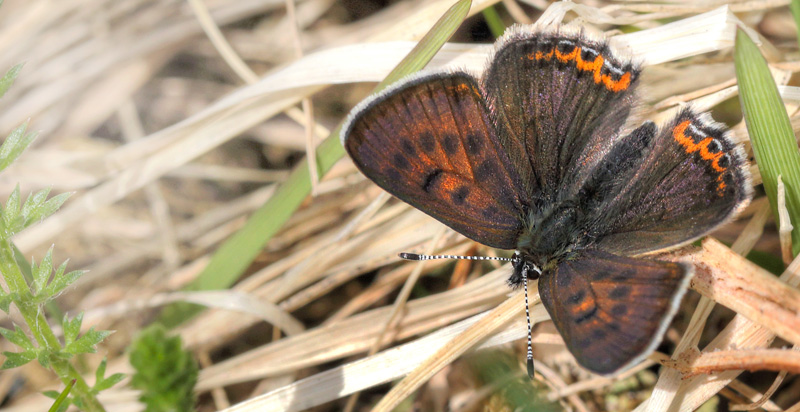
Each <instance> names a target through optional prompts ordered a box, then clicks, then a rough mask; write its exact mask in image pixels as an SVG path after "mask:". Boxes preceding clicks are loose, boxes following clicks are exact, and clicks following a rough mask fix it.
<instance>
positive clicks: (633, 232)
mask: <svg viewBox="0 0 800 412" xmlns="http://www.w3.org/2000/svg"><path fill="white" fill-rule="evenodd" d="M654 133H658V134H659V135H657V136H656V137H655V138H654V139H653V140H652V144H650V146H649V147H648V148H647V149H646V150H645V151H644V156H643V157H642V159H641V160H640V164H639V166H638V167H637V168H636V170H635V172H634V173H633V174H630V175H628V176H624V179H625V180H626V181H625V185H624V187H623V188H622V189H621V190H619V191H618V192H617V193H615V195H614V197H613V199H610V200H609V201H608V203H607V205H606V206H605V207H604V209H603V210H601V211H599V212H598V214H599V215H600V216H602V219H601V220H600V222H601V224H600V226H601V227H602V230H598V232H602V233H598V240H597V247H598V248H601V249H603V250H606V251H608V252H611V253H618V254H625V255H634V254H641V253H648V252H653V251H657V250H661V249H665V248H670V247H674V246H677V245H681V244H684V243H686V242H689V241H691V240H694V239H696V238H698V237H700V236H702V235H705V234H706V233H708V232H710V231H711V230H713V229H714V228H716V227H717V226H719V225H720V224H722V223H724V222H725V221H727V220H729V219H730V218H731V217H732V216H733V215H734V214H735V213H736V212H738V211H740V210H741V209H742V208H744V207H745V206H746V205H747V203H748V202H749V199H750V197H751V195H752V184H751V182H750V177H749V172H748V169H747V164H746V160H745V155H744V151H743V149H742V148H741V147H740V146H739V145H737V144H736V143H735V142H734V141H733V140H732V138H731V136H730V133H729V132H727V131H726V128H725V127H724V126H722V125H721V124H719V123H715V122H713V121H712V120H711V119H710V116H709V115H708V114H707V113H704V114H697V113H696V112H694V111H693V110H692V109H690V108H686V109H683V110H682V111H681V112H680V113H679V114H678V115H677V116H676V117H675V118H674V119H673V120H672V121H670V122H669V123H668V124H667V125H665V126H664V127H662V128H661V130H660V131H658V132H656V131H654ZM616 161H618V159H608V160H607V162H616Z"/></svg>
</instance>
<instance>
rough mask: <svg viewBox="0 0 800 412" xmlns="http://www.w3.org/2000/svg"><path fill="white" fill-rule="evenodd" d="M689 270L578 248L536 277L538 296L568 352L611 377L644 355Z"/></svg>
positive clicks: (676, 302) (661, 328) (674, 304)
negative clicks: (578, 250) (571, 254)
mask: <svg viewBox="0 0 800 412" xmlns="http://www.w3.org/2000/svg"><path fill="white" fill-rule="evenodd" d="M690 277H691V271H690V267H689V266H687V265H684V264H680V263H672V262H662V261H656V260H645V259H634V258H628V257H621V256H616V255H612V254H609V253H605V252H600V251H592V250H584V251H582V252H580V254H579V255H578V256H577V257H575V258H573V259H568V260H565V261H563V262H561V263H560V264H558V266H557V267H556V268H554V269H553V270H550V271H545V273H544V274H543V275H542V276H541V278H540V279H539V295H540V296H541V299H542V303H543V304H544V307H545V308H546V309H547V312H548V313H550V317H551V318H552V319H553V323H554V324H555V326H556V328H557V329H558V331H559V333H560V334H561V336H562V337H563V338H564V342H565V344H566V346H567V348H568V349H569V351H570V352H571V353H572V354H573V355H574V356H575V358H576V359H577V361H578V363H579V364H580V365H582V366H583V367H585V368H586V369H589V370H590V371H592V372H595V373H599V374H604V375H607V374H612V373H615V372H618V371H621V370H623V369H627V368H628V367H631V366H633V365H635V364H636V363H638V362H639V361H641V360H642V359H643V358H644V357H645V356H647V355H648V354H650V353H651V352H652V351H653V349H654V348H655V345H656V344H657V343H658V342H660V341H661V337H662V336H663V334H664V331H665V330H666V327H667V325H668V324H669V322H670V320H671V319H672V316H673V315H674V313H675V311H676V309H677V307H678V305H679V303H680V300H681V298H682V297H683V294H684V293H685V292H686V288H687V286H688V281H689V278H690Z"/></svg>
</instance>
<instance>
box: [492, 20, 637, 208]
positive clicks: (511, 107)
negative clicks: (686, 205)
mask: <svg viewBox="0 0 800 412" xmlns="http://www.w3.org/2000/svg"><path fill="white" fill-rule="evenodd" d="M639 72H640V68H639V67H638V66H637V65H635V64H633V63H632V62H631V61H630V59H627V58H624V57H621V56H618V55H615V54H614V53H612V50H611V49H610V48H609V46H608V44H606V43H605V42H603V41H596V40H591V39H589V38H588V37H587V36H584V35H578V34H567V33H560V32H547V31H534V32H531V31H528V30H526V29H524V28H521V27H518V28H516V29H513V30H510V31H509V32H508V34H506V35H505V36H504V37H503V38H502V39H501V40H500V41H499V42H498V46H497V50H496V51H495V54H494V58H493V59H492V62H491V65H490V66H489V70H488V71H487V74H486V77H485V78H484V80H483V81H484V84H485V85H486V91H487V94H488V97H489V101H490V102H491V105H492V107H493V108H494V109H495V110H496V111H497V122H498V123H499V124H501V125H503V126H504V127H505V128H506V129H507V130H508V131H509V133H508V134H504V135H502V136H501V138H502V139H503V140H502V143H503V145H504V147H506V150H507V151H508V152H509V153H510V154H511V156H512V158H513V159H514V160H513V162H514V165H515V166H517V167H518V168H519V174H520V175H521V176H522V179H523V182H525V183H529V184H530V185H531V186H530V187H529V188H528V191H529V193H530V194H531V197H532V198H534V199H537V198H541V199H542V200H543V201H545V202H546V201H551V202H552V201H556V199H557V197H559V196H560V198H568V197H569V196H570V195H572V194H574V193H575V191H576V190H578V188H579V186H580V182H581V181H582V180H583V179H586V178H587V177H588V176H589V174H590V173H591V171H592V170H593V169H595V168H596V167H597V166H598V165H599V164H600V162H601V160H602V158H603V155H604V154H606V153H607V152H608V150H610V148H611V147H612V146H613V144H614V142H615V141H616V140H617V139H618V138H619V137H620V136H619V135H618V133H619V130H620V128H621V127H622V126H623V124H624V123H625V121H626V119H627V118H628V114H629V113H630V111H631V108H632V107H633V103H634V101H635V93H634V89H635V88H636V85H637V83H638V79H639ZM557 194H558V196H557Z"/></svg>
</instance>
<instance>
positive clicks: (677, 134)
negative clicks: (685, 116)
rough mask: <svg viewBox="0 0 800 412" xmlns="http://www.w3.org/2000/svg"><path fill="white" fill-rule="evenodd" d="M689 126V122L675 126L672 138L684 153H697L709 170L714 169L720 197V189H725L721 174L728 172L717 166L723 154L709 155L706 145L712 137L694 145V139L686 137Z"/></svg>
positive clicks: (685, 121)
mask: <svg viewBox="0 0 800 412" xmlns="http://www.w3.org/2000/svg"><path fill="white" fill-rule="evenodd" d="M690 124H691V120H684V121H682V122H681V123H679V124H678V125H677V126H675V128H674V129H672V136H673V137H674V138H675V140H676V141H677V142H678V143H679V144H680V145H681V146H683V148H684V150H685V151H686V153H690V154H691V153H695V152H698V154H699V155H700V157H701V158H702V159H703V160H706V161H708V162H709V163H710V164H711V168H712V169H714V171H716V172H717V173H719V175H718V176H717V182H719V184H718V185H717V189H718V191H719V192H720V195H722V189H725V187H726V184H725V182H724V181H723V180H722V176H723V173H725V171H726V170H728V168H726V167H722V166H720V165H719V160H720V159H721V158H722V156H723V155H724V153H723V152H717V153H711V152H710V151H709V150H708V145H709V144H711V142H713V141H714V138H713V137H706V138H705V139H703V140H701V141H700V142H698V143H695V142H694V139H692V138H691V137H690V136H687V135H686V129H687V128H689V125H690Z"/></svg>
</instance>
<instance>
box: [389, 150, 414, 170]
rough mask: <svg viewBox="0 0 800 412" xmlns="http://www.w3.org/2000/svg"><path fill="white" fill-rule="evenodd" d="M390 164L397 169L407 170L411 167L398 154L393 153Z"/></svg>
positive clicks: (406, 160) (403, 157)
mask: <svg viewBox="0 0 800 412" xmlns="http://www.w3.org/2000/svg"><path fill="white" fill-rule="evenodd" d="M392 164H393V165H394V166H395V167H397V168H398V169H403V170H408V168H409V167H410V166H411V165H410V164H409V163H408V159H406V157H405V156H403V155H402V154H400V153H395V154H394V156H393V158H392Z"/></svg>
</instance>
